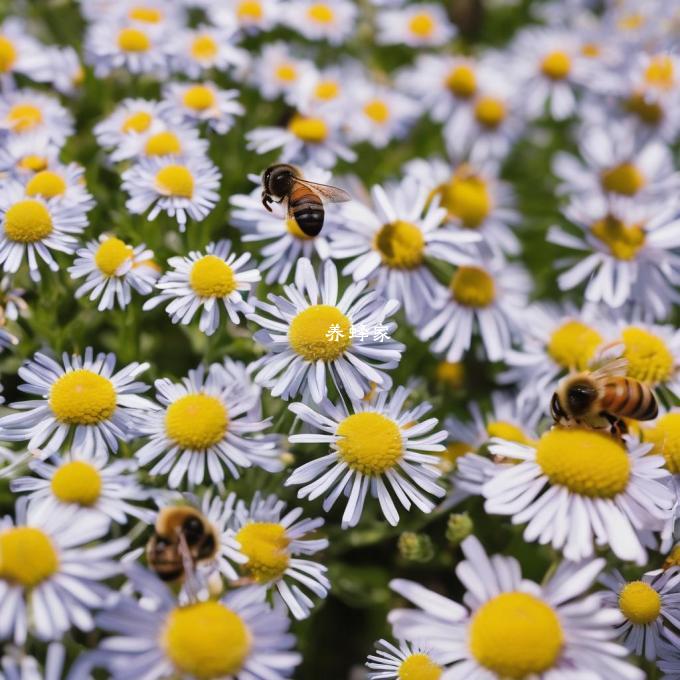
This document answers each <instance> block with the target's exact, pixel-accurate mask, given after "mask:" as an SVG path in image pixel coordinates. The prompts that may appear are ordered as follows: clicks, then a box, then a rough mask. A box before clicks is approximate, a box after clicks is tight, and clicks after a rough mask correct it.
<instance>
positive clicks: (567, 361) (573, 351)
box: [547, 321, 602, 371]
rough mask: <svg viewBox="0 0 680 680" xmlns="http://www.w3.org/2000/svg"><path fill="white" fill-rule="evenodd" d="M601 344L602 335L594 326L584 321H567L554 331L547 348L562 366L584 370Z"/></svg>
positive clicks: (554, 359)
mask: <svg viewBox="0 0 680 680" xmlns="http://www.w3.org/2000/svg"><path fill="white" fill-rule="evenodd" d="M601 344H602V336H601V335H600V334H599V333H598V332H597V331H596V330H595V329H594V328H591V327H590V326H587V325H586V324H584V323H583V322H582V321H567V322H566V323H563V324H562V325H561V326H560V327H559V328H557V329H555V330H554V331H553V332H552V335H551V336H550V340H549V342H548V346H547V350H548V354H549V355H550V357H551V358H552V359H553V361H555V363H557V364H559V365H560V366H561V367H562V368H566V369H567V370H570V371H571V370H577V371H584V370H585V369H586V368H587V367H588V364H589V363H590V360H591V359H592V358H593V357H594V356H595V351H596V350H597V348H598V347H599V346H600V345H601Z"/></svg>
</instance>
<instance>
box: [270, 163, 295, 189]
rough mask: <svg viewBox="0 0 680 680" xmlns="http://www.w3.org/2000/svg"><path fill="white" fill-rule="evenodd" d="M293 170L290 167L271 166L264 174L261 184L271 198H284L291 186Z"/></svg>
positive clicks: (293, 175) (283, 165)
mask: <svg viewBox="0 0 680 680" xmlns="http://www.w3.org/2000/svg"><path fill="white" fill-rule="evenodd" d="M294 177H295V169H294V168H293V167H292V166H290V165H285V164H281V165H272V166H271V167H270V168H267V170H266V171H265V173H264V178H263V184H264V186H265V188H266V190H267V191H268V192H269V193H270V194H272V195H273V196H286V195H287V194H288V193H289V192H290V190H291V188H292V186H293V178H294Z"/></svg>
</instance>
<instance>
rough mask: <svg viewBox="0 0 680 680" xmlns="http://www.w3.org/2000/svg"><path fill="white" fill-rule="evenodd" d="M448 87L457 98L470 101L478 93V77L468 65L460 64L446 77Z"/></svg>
mask: <svg viewBox="0 0 680 680" xmlns="http://www.w3.org/2000/svg"><path fill="white" fill-rule="evenodd" d="M446 87H448V89H449V90H450V91H451V92H452V93H453V94H454V95H456V97H460V98H461V99H469V98H470V97H472V95H473V94H474V93H475V92H476V91H477V75H476V74H475V71H474V69H473V68H472V67H471V66H468V65H467V64H459V65H458V66H454V67H453V69H451V72H450V73H449V74H448V75H447V76H446Z"/></svg>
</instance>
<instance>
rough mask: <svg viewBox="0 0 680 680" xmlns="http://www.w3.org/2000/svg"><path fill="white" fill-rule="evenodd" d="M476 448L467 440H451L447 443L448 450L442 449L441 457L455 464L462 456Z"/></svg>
mask: <svg viewBox="0 0 680 680" xmlns="http://www.w3.org/2000/svg"><path fill="white" fill-rule="evenodd" d="M474 450H475V447H474V446H472V445H471V444H468V443H467V442H449V443H448V444H447V445H446V450H445V451H442V453H441V457H442V458H443V459H444V460H445V461H447V462H449V463H451V464H453V465H455V464H456V463H457V462H458V459H459V458H460V457H461V456H464V455H465V454H466V453H472V452H473V451H474Z"/></svg>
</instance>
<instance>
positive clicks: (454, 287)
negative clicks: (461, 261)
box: [449, 266, 496, 308]
mask: <svg viewBox="0 0 680 680" xmlns="http://www.w3.org/2000/svg"><path fill="white" fill-rule="evenodd" d="M449 288H450V290H451V295H452V296H453V299H454V300H455V301H456V302H458V304H461V305H464V306H465V307H477V308H481V307H488V306H489V305H490V304H492V303H493V301H494V300H495V299H496V284H495V282H494V280H493V277H492V276H491V274H489V273H488V272H487V271H485V270H484V269H482V268H481V267H473V266H465V267H458V269H457V270H456V273H455V274H454V275H453V277H452V279H451V283H450V284H449Z"/></svg>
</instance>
